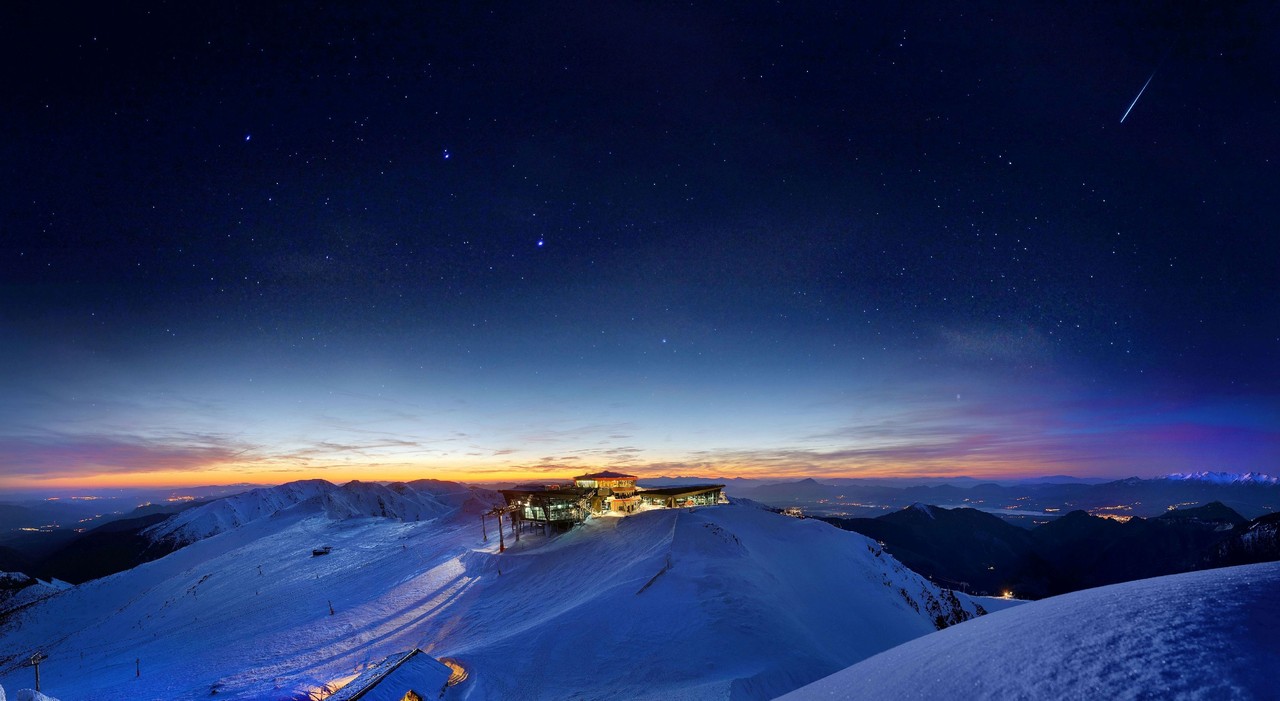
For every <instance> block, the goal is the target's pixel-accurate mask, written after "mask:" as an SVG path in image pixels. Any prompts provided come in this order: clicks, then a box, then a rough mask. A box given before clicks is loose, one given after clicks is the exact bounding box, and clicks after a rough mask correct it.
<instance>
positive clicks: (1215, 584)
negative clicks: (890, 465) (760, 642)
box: [783, 563, 1280, 701]
mask: <svg viewBox="0 0 1280 701" xmlns="http://www.w3.org/2000/svg"><path fill="white" fill-rule="evenodd" d="M1277 592H1280V563H1265V564H1260V565H1245V566H1242V567H1228V568H1223V569H1217V570H1205V571H1202V572H1191V573H1187V574H1178V575H1171V576H1168V577H1156V578H1153V579H1144V580H1140V581H1136V582H1125V583H1123V584H1115V585H1111V586H1107V587H1099V588H1097V589H1088V590H1085V591H1079V592H1075V593H1072V594H1066V595H1064V596H1059V597H1054V598H1051V599H1043V600H1041V601H1036V602H1032V603H1029V604H1026V605H1024V606H1019V607H1017V608H1015V609H1012V610H1007V611H999V612H996V613H992V614H991V615H990V616H985V617H983V618H980V619H978V620H975V621H970V622H967V623H964V624H962V625H958V626H955V627H954V628H949V629H947V630H944V631H941V632H939V633H936V634H932V635H928V636H925V637H922V638H920V639H917V640H913V641H911V642H909V643H906V644H905V645H901V646H899V647H896V648H894V649H892V650H889V651H888V652H884V653H881V654H879V655H876V656H875V657H872V658H870V659H868V660H865V661H863V662H860V663H858V664H856V665H853V666H852V667H850V668H848V669H846V670H844V671H842V672H838V673H836V674H834V675H832V676H830V677H827V678H826V679H823V680H821V681H819V682H816V683H814V684H811V685H809V686H806V687H804V688H802V689H799V690H797V691H795V692H793V693H791V694H788V695H786V696H784V697H783V699H786V701H816V700H818V699H822V700H824V701H826V700H832V699H860V700H861V699H866V700H876V699H944V698H953V699H961V698H962V699H1067V698H1092V697H1105V698H1113V699H1204V700H1205V701H1208V700H1210V699H1241V700H1243V699H1275V698H1277V695H1278V694H1280V636H1278V635H1277V631H1280V596H1277Z"/></svg>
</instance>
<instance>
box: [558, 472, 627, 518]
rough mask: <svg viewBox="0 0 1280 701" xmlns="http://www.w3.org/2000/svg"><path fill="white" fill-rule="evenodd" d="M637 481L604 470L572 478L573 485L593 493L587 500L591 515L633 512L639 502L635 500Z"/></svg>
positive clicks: (625, 475) (621, 474)
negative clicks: (610, 512) (603, 512)
mask: <svg viewBox="0 0 1280 701" xmlns="http://www.w3.org/2000/svg"><path fill="white" fill-rule="evenodd" d="M637 479H640V478H639V477H636V476H635V475H627V474H623V473H621V472H612V471H610V470H605V471H604V472H593V473H591V474H589V475H578V476H577V477H574V478H573V483H574V484H575V485H577V486H578V488H579V489H590V490H592V491H593V492H594V494H592V496H591V498H590V499H589V506H590V508H591V511H592V512H593V513H597V514H598V513H600V512H602V511H635V507H636V506H638V505H639V500H638V499H636V498H635V494H636V480H637Z"/></svg>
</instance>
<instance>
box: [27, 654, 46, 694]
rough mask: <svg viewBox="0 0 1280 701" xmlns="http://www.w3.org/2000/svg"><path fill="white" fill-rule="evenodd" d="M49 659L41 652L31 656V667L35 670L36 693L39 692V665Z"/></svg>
mask: <svg viewBox="0 0 1280 701" xmlns="http://www.w3.org/2000/svg"><path fill="white" fill-rule="evenodd" d="M47 659H49V658H48V656H47V655H45V654H44V653H43V652H37V653H36V654H34V655H32V656H31V666H32V667H35V668H36V691H39V690H40V663H41V662H44V661H45V660H47Z"/></svg>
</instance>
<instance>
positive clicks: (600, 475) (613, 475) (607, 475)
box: [574, 470, 640, 480]
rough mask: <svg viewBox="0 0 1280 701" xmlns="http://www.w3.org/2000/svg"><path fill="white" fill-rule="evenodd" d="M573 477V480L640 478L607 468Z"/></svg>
mask: <svg viewBox="0 0 1280 701" xmlns="http://www.w3.org/2000/svg"><path fill="white" fill-rule="evenodd" d="M574 479H575V480H636V479H640V478H639V477H636V476H635V475H624V474H622V473H621V472H611V471H609V470H605V471H604V472H593V473H591V474H589V475H579V476H577V477H574Z"/></svg>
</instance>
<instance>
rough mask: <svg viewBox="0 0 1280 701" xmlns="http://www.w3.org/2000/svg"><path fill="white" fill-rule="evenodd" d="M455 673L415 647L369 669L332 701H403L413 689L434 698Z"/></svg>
mask: <svg viewBox="0 0 1280 701" xmlns="http://www.w3.org/2000/svg"><path fill="white" fill-rule="evenodd" d="M452 673H453V671H452V670H450V669H449V668H448V667H446V666H445V665H444V664H443V663H441V662H440V661H439V660H436V659H435V658H434V657H432V656H431V655H428V654H426V653H425V652H423V651H421V650H418V649H416V648H415V649H413V650H408V651H406V652H400V653H396V654H394V655H388V656H387V657H386V658H384V659H383V660H382V661H381V662H378V663H376V664H374V665H372V666H370V667H367V668H366V669H365V670H364V671H363V672H361V673H360V676H358V677H356V678H355V679H353V680H352V681H351V683H349V684H347V685H346V686H344V687H342V688H341V689H339V690H338V692H337V693H335V694H333V695H332V696H330V697H328V701H401V699H403V698H404V697H405V694H406V692H408V691H411V690H412V691H413V692H414V693H416V694H418V695H419V696H421V697H422V698H424V699H428V698H430V699H434V698H436V697H437V696H438V695H439V694H440V691H441V690H443V689H444V686H445V684H446V683H448V681H449V676H450V675H451V674H452Z"/></svg>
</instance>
